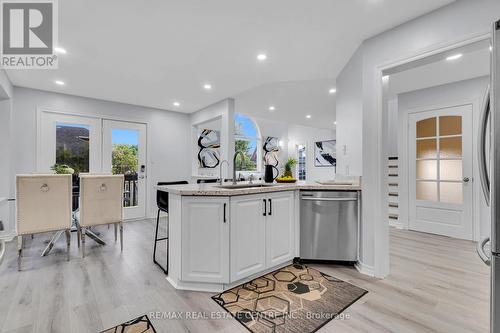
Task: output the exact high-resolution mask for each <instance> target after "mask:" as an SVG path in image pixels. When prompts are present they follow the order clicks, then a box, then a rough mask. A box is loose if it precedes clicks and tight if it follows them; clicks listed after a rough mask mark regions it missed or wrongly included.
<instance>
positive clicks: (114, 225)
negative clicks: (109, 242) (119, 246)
mask: <svg viewBox="0 0 500 333" xmlns="http://www.w3.org/2000/svg"><path fill="white" fill-rule="evenodd" d="M113 227H114V228H115V243H116V241H117V240H118V226H117V225H116V223H114V224H113Z"/></svg>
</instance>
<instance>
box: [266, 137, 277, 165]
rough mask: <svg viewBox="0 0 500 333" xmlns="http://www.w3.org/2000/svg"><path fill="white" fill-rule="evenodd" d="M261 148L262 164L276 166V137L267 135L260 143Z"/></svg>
mask: <svg viewBox="0 0 500 333" xmlns="http://www.w3.org/2000/svg"><path fill="white" fill-rule="evenodd" d="M262 150H263V151H264V158H263V161H264V165H274V166H275V167H278V164H279V158H278V152H279V151H280V146H279V140H278V138H274V137H270V136H269V137H267V138H266V140H265V141H264V144H263V145H262Z"/></svg>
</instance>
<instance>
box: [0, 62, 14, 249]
mask: <svg viewBox="0 0 500 333" xmlns="http://www.w3.org/2000/svg"><path fill="white" fill-rule="evenodd" d="M11 97H12V84H11V82H10V80H9V78H8V77H7V74H6V73H5V70H3V69H1V70H0V156H2V158H1V159H0V198H2V197H3V198H11V197H12V195H13V192H12V189H11V183H10V174H11V171H10V170H11V165H12V163H11V161H12V158H11V151H10V147H11V141H10V140H11V126H12V102H11ZM13 206H14V205H13V203H12V202H6V201H4V202H0V221H3V223H4V228H5V231H3V232H0V238H7V239H10V238H11V237H12V236H13V235H12V233H11V232H12V230H13V229H12V225H13V223H14V222H13V216H14V210H13Z"/></svg>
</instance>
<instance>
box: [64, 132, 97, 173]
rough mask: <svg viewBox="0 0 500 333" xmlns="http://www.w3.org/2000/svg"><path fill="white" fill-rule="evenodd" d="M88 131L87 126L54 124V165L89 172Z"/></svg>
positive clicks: (76, 171)
mask: <svg viewBox="0 0 500 333" xmlns="http://www.w3.org/2000/svg"><path fill="white" fill-rule="evenodd" d="M89 131H90V127H89V126H87V125H80V124H66V123H56V164H58V165H67V166H69V167H70V168H72V169H73V170H74V171H75V173H80V172H89V141H90V137H89Z"/></svg>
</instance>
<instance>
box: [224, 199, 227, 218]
mask: <svg viewBox="0 0 500 333" xmlns="http://www.w3.org/2000/svg"><path fill="white" fill-rule="evenodd" d="M226 205H227V204H226V203H224V223H226Z"/></svg>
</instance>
